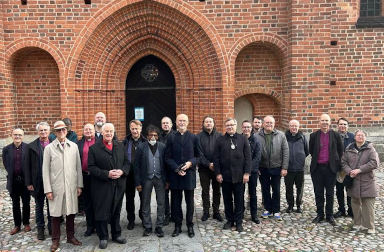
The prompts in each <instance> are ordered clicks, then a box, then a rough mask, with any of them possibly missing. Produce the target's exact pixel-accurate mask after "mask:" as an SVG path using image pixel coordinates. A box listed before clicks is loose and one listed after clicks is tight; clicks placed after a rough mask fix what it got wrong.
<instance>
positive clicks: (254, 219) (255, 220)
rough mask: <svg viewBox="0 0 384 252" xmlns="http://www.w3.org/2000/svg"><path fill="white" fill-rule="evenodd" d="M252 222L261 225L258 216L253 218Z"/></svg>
mask: <svg viewBox="0 0 384 252" xmlns="http://www.w3.org/2000/svg"><path fill="white" fill-rule="evenodd" d="M252 221H253V222H254V223H256V224H260V220H259V218H257V216H252Z"/></svg>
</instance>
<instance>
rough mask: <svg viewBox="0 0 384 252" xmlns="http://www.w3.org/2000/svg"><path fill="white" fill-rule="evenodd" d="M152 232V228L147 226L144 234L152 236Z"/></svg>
mask: <svg viewBox="0 0 384 252" xmlns="http://www.w3.org/2000/svg"><path fill="white" fill-rule="evenodd" d="M151 234H152V228H146V229H145V230H144V233H143V236H150V235H151Z"/></svg>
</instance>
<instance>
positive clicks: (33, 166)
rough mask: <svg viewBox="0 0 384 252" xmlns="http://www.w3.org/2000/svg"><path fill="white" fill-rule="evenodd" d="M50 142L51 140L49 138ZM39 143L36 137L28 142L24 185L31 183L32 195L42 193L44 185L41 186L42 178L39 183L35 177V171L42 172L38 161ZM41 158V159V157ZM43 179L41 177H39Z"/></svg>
mask: <svg viewBox="0 0 384 252" xmlns="http://www.w3.org/2000/svg"><path fill="white" fill-rule="evenodd" d="M49 141H50V142H51V140H49ZM39 145H40V139H39V138H36V140H34V141H33V142H31V143H29V144H28V147H29V148H28V158H27V163H26V167H25V185H27V186H29V185H33V188H34V191H31V195H32V196H34V197H35V196H36V195H40V193H41V192H42V193H44V187H42V186H41V185H42V183H43V180H41V181H40V182H41V184H40V183H39V181H37V180H38V178H37V173H38V171H39V170H40V171H41V174H42V173H43V171H42V170H43V168H42V165H43V163H42V162H41V163H40V157H39V153H40V151H39V148H40V147H39ZM41 155H42V156H44V154H43V153H41ZM41 160H43V159H41ZM41 179H43V177H41Z"/></svg>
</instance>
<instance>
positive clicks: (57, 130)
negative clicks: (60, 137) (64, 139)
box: [55, 128, 67, 132]
mask: <svg viewBox="0 0 384 252" xmlns="http://www.w3.org/2000/svg"><path fill="white" fill-rule="evenodd" d="M66 130H67V129H66V128H62V129H56V130H55V131H56V132H61V131H63V132H64V131H66Z"/></svg>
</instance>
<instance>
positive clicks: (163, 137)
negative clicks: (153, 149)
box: [159, 129, 176, 145]
mask: <svg viewBox="0 0 384 252" xmlns="http://www.w3.org/2000/svg"><path fill="white" fill-rule="evenodd" d="M175 133H176V131H174V130H173V129H171V131H170V132H169V133H168V134H166V133H165V132H164V131H163V132H161V134H160V136H159V142H162V143H163V144H165V145H167V140H168V137H169V136H171V135H174V134H175Z"/></svg>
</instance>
